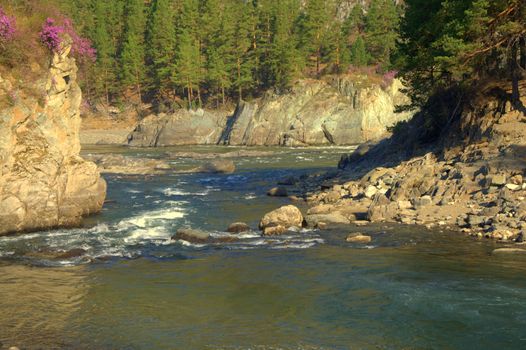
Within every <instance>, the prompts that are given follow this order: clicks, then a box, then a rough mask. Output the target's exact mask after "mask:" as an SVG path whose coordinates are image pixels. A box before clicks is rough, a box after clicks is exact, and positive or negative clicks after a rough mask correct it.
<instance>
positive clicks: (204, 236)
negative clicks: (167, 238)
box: [172, 228, 210, 244]
mask: <svg viewBox="0 0 526 350" xmlns="http://www.w3.org/2000/svg"><path fill="white" fill-rule="evenodd" d="M172 240H174V241H175V240H183V241H187V242H190V243H197V244H200V243H207V242H208V241H209V240H210V234H209V233H208V232H205V231H201V230H194V229H192V228H181V229H178V230H177V232H176V233H175V236H173V237H172Z"/></svg>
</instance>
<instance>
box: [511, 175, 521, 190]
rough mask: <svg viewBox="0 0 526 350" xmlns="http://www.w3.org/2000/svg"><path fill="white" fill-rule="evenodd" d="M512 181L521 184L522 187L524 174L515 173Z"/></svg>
mask: <svg viewBox="0 0 526 350" xmlns="http://www.w3.org/2000/svg"><path fill="white" fill-rule="evenodd" d="M510 182H511V183H512V184H514V185H519V186H520V187H521V188H522V183H523V177H522V175H514V176H512V177H511V179H510Z"/></svg>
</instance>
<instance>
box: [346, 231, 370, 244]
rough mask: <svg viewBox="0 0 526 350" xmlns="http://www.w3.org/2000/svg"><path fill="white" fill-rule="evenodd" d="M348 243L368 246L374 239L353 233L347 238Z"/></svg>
mask: <svg viewBox="0 0 526 350" xmlns="http://www.w3.org/2000/svg"><path fill="white" fill-rule="evenodd" d="M346 241H347V242H349V243H359V244H366V243H371V241H372V238H371V236H366V235H363V234H361V233H358V234H356V233H351V234H350V235H349V236H347V239H346Z"/></svg>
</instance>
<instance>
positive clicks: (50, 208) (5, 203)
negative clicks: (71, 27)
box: [0, 41, 106, 235]
mask: <svg viewBox="0 0 526 350" xmlns="http://www.w3.org/2000/svg"><path fill="white" fill-rule="evenodd" d="M70 49H71V47H70V45H68V44H67V41H66V42H65V44H64V45H63V48H62V50H60V52H58V53H56V54H54V56H53V57H52V60H51V64H50V68H49V71H48V72H47V76H46V77H45V78H44V79H42V80H40V81H38V82H36V83H35V86H34V87H32V88H33V90H35V91H38V93H39V94H41V96H34V95H29V94H26V95H24V94H23V91H19V92H20V94H18V97H17V98H13V99H12V101H11V103H10V105H9V106H7V107H6V108H2V109H1V110H0V235H2V234H8V233H13V232H21V231H31V230H39V229H46V228H53V227H60V226H75V225H79V224H80V223H81V219H82V217H83V216H85V215H88V214H92V213H96V212H98V211H100V210H101V208H102V205H103V202H104V199H105V196H106V183H105V181H104V180H103V179H102V178H101V177H100V174H99V171H98V170H97V166H96V165H95V164H94V163H92V162H87V161H85V160H84V159H82V158H81V157H80V156H79V152H80V143H79V129H80V115H79V107H80V104H81V91H80V88H79V86H78V84H77V82H76V76H77V67H76V64H75V60H74V59H72V58H69V56H68V55H69V52H70ZM14 90H15V89H14V87H13V85H12V83H11V82H10V80H9V79H2V78H0V94H4V95H6V94H10V95H15V94H14Z"/></svg>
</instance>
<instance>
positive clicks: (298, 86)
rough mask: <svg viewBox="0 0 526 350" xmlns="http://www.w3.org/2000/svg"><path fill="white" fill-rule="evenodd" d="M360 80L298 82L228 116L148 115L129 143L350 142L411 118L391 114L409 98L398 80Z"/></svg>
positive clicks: (204, 113) (371, 136)
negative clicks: (384, 84) (285, 91)
mask: <svg viewBox="0 0 526 350" xmlns="http://www.w3.org/2000/svg"><path fill="white" fill-rule="evenodd" d="M364 83H365V84H364V86H363V87H361V85H362V84H357V83H356V81H354V80H353V79H346V78H342V77H340V78H339V79H337V80H336V79H335V80H334V81H322V80H310V79H304V80H300V81H298V82H296V83H295V84H294V85H293V86H292V88H291V91H290V93H288V94H270V93H269V94H265V96H264V97H262V98H260V99H256V100H255V101H253V102H241V103H239V105H238V106H237V108H236V110H235V111H234V114H233V115H232V116H229V117H227V116H226V115H220V114H219V113H217V112H211V111H202V110H201V111H187V110H179V111H177V112H176V113H174V114H171V115H165V114H161V115H158V116H154V115H152V116H148V117H146V118H145V119H143V120H142V121H141V122H140V123H139V125H137V127H136V128H135V130H134V131H133V132H132V133H131V134H130V135H129V137H128V143H129V144H130V145H131V146H138V147H152V146H154V147H155V146H174V145H189V144H218V143H219V144H227V145H247V146H256V145H266V146H281V145H286V146H305V145H333V144H336V145H352V144H359V143H363V142H365V141H369V140H376V139H378V138H380V137H382V136H384V135H385V134H386V133H387V128H388V127H390V126H392V125H394V124H396V123H397V122H398V121H401V120H407V119H409V118H410V117H411V116H412V113H407V112H406V113H395V112H394V107H395V106H396V105H401V104H404V103H405V102H407V97H406V96H405V95H404V94H403V93H402V92H400V88H401V87H402V86H401V83H400V81H399V80H397V79H395V80H394V81H393V83H392V84H391V86H389V87H388V88H386V89H385V88H382V87H381V86H380V85H379V84H377V83H375V82H373V81H366V82H364Z"/></svg>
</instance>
